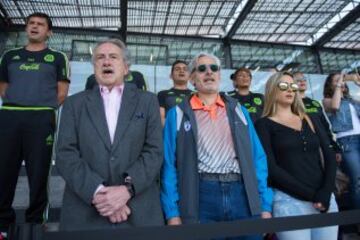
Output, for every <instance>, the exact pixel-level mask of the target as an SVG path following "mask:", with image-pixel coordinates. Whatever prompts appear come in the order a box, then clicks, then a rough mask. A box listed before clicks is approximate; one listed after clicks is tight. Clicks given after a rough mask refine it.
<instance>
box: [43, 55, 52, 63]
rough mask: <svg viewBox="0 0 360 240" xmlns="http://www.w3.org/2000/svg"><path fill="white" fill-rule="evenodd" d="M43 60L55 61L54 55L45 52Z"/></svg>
mask: <svg viewBox="0 0 360 240" xmlns="http://www.w3.org/2000/svg"><path fill="white" fill-rule="evenodd" d="M44 60H45V62H53V61H55V56H54V55H52V54H46V55H45V57H44Z"/></svg>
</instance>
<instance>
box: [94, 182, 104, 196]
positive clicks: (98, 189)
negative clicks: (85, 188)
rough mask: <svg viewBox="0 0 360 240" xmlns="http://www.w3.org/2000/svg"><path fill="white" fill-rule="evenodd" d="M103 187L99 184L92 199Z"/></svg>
mask: <svg viewBox="0 0 360 240" xmlns="http://www.w3.org/2000/svg"><path fill="white" fill-rule="evenodd" d="M104 187H105V186H104V185H103V184H100V185H99V186H98V187H97V188H96V190H95V192H94V195H93V197H95V195H96V194H97V193H98V192H99V191H100V189H102V188H104Z"/></svg>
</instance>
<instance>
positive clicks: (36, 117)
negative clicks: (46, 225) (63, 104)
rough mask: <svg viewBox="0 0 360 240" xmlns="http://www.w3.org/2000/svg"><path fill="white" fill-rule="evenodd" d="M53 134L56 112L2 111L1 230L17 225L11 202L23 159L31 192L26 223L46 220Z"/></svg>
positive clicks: (0, 112)
mask: <svg viewBox="0 0 360 240" xmlns="http://www.w3.org/2000/svg"><path fill="white" fill-rule="evenodd" d="M54 131H55V112H54V111H53V110H36V111H35V110H26V111H18V110H0V231H6V230H7V228H8V227H9V225H10V224H12V223H14V222H15V211H14V209H13V208H12V202H13V200H14V194H15V189H16V183H17V179H18V175H19V170H20V167H21V163H22V161H23V160H24V161H25V168H26V173H27V176H28V181H29V189H30V205H29V207H28V209H27V210H26V213H25V214H26V216H25V219H26V222H30V223H42V222H44V221H45V217H46V216H45V212H46V211H47V207H48V196H47V190H48V177H49V169H50V164H51V154H52V147H53V140H54Z"/></svg>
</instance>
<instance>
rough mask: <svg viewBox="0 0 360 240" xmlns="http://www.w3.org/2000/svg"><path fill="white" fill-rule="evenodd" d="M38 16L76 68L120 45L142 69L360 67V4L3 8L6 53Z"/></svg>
mask: <svg viewBox="0 0 360 240" xmlns="http://www.w3.org/2000/svg"><path fill="white" fill-rule="evenodd" d="M39 11H40V12H45V13H47V14H48V15H49V16H50V17H51V19H52V21H53V25H54V36H53V37H52V38H51V40H50V42H49V44H50V45H51V46H53V47H55V48H57V49H60V50H63V51H65V52H67V53H68V54H69V55H70V57H71V59H73V60H87V59H89V57H90V56H91V54H92V52H91V49H92V47H93V45H94V44H95V43H96V42H97V41H99V40H101V39H104V38H108V37H119V38H121V39H123V40H124V41H126V42H127V44H128V45H129V48H130V51H131V53H132V56H133V60H132V61H133V62H134V63H138V64H149V63H150V64H151V63H153V64H169V63H171V62H172V61H173V60H175V59H178V58H181V59H185V60H186V59H190V58H191V57H192V56H193V55H194V54H196V53H198V52H199V51H207V52H212V53H214V54H215V55H217V56H218V57H220V58H221V60H222V62H223V64H224V66H226V67H229V68H234V67H239V66H247V67H250V68H257V67H260V68H267V67H268V68H270V67H277V68H286V67H288V66H294V65H296V63H299V64H298V65H297V66H300V67H299V68H300V70H302V71H305V72H313V73H321V72H328V71H330V70H339V69H344V68H349V69H351V68H357V67H358V66H359V65H360V57H359V55H360V54H359V53H360V41H359V39H360V0H188V1H185V0H177V1H175V0H147V1H146V0H144V1H140V0H3V1H1V2H0V29H1V28H2V29H4V30H5V31H4V32H6V33H7V44H6V47H13V46H17V45H21V44H23V43H24V42H25V41H26V36H25V35H24V33H22V32H23V28H24V25H25V18H26V16H27V15H29V14H31V13H33V12H39ZM0 50H1V49H0Z"/></svg>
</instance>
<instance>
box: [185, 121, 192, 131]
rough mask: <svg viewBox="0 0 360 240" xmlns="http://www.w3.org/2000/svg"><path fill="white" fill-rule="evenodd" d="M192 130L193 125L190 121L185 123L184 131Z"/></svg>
mask: <svg viewBox="0 0 360 240" xmlns="http://www.w3.org/2000/svg"><path fill="white" fill-rule="evenodd" d="M190 129H191V123H190V121H185V122H184V130H185V132H188V131H190Z"/></svg>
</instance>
